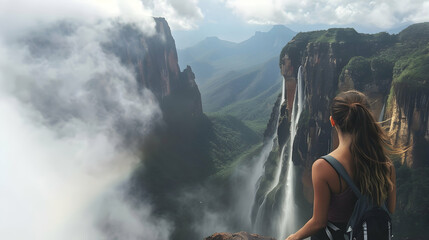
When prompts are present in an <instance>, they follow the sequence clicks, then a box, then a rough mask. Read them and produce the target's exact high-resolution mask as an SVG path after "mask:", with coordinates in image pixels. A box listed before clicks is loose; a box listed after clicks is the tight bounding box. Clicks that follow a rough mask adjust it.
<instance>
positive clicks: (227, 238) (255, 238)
mask: <svg viewBox="0 0 429 240" xmlns="http://www.w3.org/2000/svg"><path fill="white" fill-rule="evenodd" d="M204 240H275V239H274V238H270V237H264V236H261V235H258V234H250V233H247V232H238V233H215V234H213V235H211V236H209V237H206V238H205V239H204Z"/></svg>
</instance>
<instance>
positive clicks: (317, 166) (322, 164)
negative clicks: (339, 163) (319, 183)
mask: <svg viewBox="0 0 429 240" xmlns="http://www.w3.org/2000/svg"><path fill="white" fill-rule="evenodd" d="M311 170H312V172H313V173H317V175H319V176H326V177H329V176H330V175H331V174H333V173H335V170H334V169H333V168H332V167H331V165H330V164H329V163H328V162H327V161H326V160H325V159H322V158H319V159H317V160H316V161H314V163H313V166H312V168H311Z"/></svg>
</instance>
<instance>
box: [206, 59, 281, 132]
mask: <svg viewBox="0 0 429 240" xmlns="http://www.w3.org/2000/svg"><path fill="white" fill-rule="evenodd" d="M281 84H282V76H281V75H280V70H279V68H278V65H277V58H271V59H270V61H268V62H266V63H265V64H263V65H260V66H256V67H249V68H246V69H243V70H240V71H234V72H229V73H228V74H226V75H223V76H220V77H219V78H213V79H210V80H207V82H206V83H205V84H204V85H202V86H201V95H202V100H203V106H204V111H205V112H206V113H210V114H212V113H218V114H219V115H222V114H223V115H225V114H228V115H232V116H234V117H236V118H238V119H240V120H241V121H243V122H244V123H245V124H246V125H247V126H248V127H250V128H251V129H252V130H253V131H255V132H257V133H258V134H259V135H260V136H261V137H262V134H263V132H264V130H265V127H266V126H267V122H268V120H269V117H270V115H271V110H272V106H273V105H274V103H275V101H276V99H277V96H278V94H279V92H280V91H281Z"/></svg>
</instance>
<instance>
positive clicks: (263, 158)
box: [253, 79, 285, 228]
mask: <svg viewBox="0 0 429 240" xmlns="http://www.w3.org/2000/svg"><path fill="white" fill-rule="evenodd" d="M284 102H285V80H284V79H283V85H282V96H281V100H280V104H279V108H278V112H279V116H278V118H277V121H276V129H277V127H278V123H279V118H280V109H281V107H282V105H283V103H284ZM276 138H277V131H275V133H274V134H273V136H272V137H271V139H270V141H268V142H267V144H266V145H265V146H264V148H263V150H262V153H261V155H260V158H259V160H258V164H257V165H258V166H260V171H258V172H257V175H258V176H259V179H261V178H262V176H263V174H264V171H263V168H264V163H265V162H266V161H267V160H268V157H269V155H270V152H271V151H272V150H273V149H274V141H275V139H276ZM284 150H285V146H283V147H282V150H281V153H280V156H279V159H278V165H277V167H276V171H275V175H274V181H273V182H272V183H271V185H270V187H269V188H268V191H266V192H265V193H264V198H263V201H262V203H261V204H260V205H259V206H257V208H258V210H257V211H256V214H255V215H256V217H255V223H254V224H253V225H254V228H258V227H259V226H261V218H262V217H263V216H264V208H265V204H266V200H267V196H268V194H269V193H270V192H271V191H272V190H273V189H274V188H275V187H276V186H277V184H278V183H279V181H280V174H281V170H282V168H283V155H284ZM259 187H260V186H259V185H258V186H256V188H255V195H254V196H256V192H257V190H258V189H259ZM255 204H258V203H257V202H256V198H255V202H254V206H255Z"/></svg>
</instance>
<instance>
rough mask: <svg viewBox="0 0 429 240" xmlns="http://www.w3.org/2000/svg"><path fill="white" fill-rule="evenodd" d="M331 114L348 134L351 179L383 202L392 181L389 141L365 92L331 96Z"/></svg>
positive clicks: (391, 185)
mask: <svg viewBox="0 0 429 240" xmlns="http://www.w3.org/2000/svg"><path fill="white" fill-rule="evenodd" d="M331 115H332V118H333V119H334V121H335V122H336V125H337V126H338V127H339V128H340V130H341V132H342V133H347V134H350V135H351V138H352V141H351V145H350V152H351V155H352V161H353V164H354V178H355V182H356V184H357V186H358V187H359V188H360V191H361V192H362V193H363V194H365V195H368V196H370V197H371V198H372V200H373V201H374V203H376V204H378V205H382V204H383V203H384V202H385V201H386V199H387V196H388V193H389V191H390V189H392V188H393V182H392V180H391V178H390V174H391V169H392V165H393V164H392V161H391V159H390V158H389V156H388V154H389V149H391V148H390V147H391V144H390V141H389V138H388V137H387V135H386V133H385V132H384V131H383V129H382V128H381V127H380V125H379V124H378V123H377V122H376V121H375V119H374V117H373V116H372V114H371V112H370V110H369V103H368V100H367V99H366V97H365V95H364V94H362V93H360V92H358V91H348V92H344V93H341V94H339V95H338V96H337V97H336V98H334V100H333V102H332V105H331Z"/></svg>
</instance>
